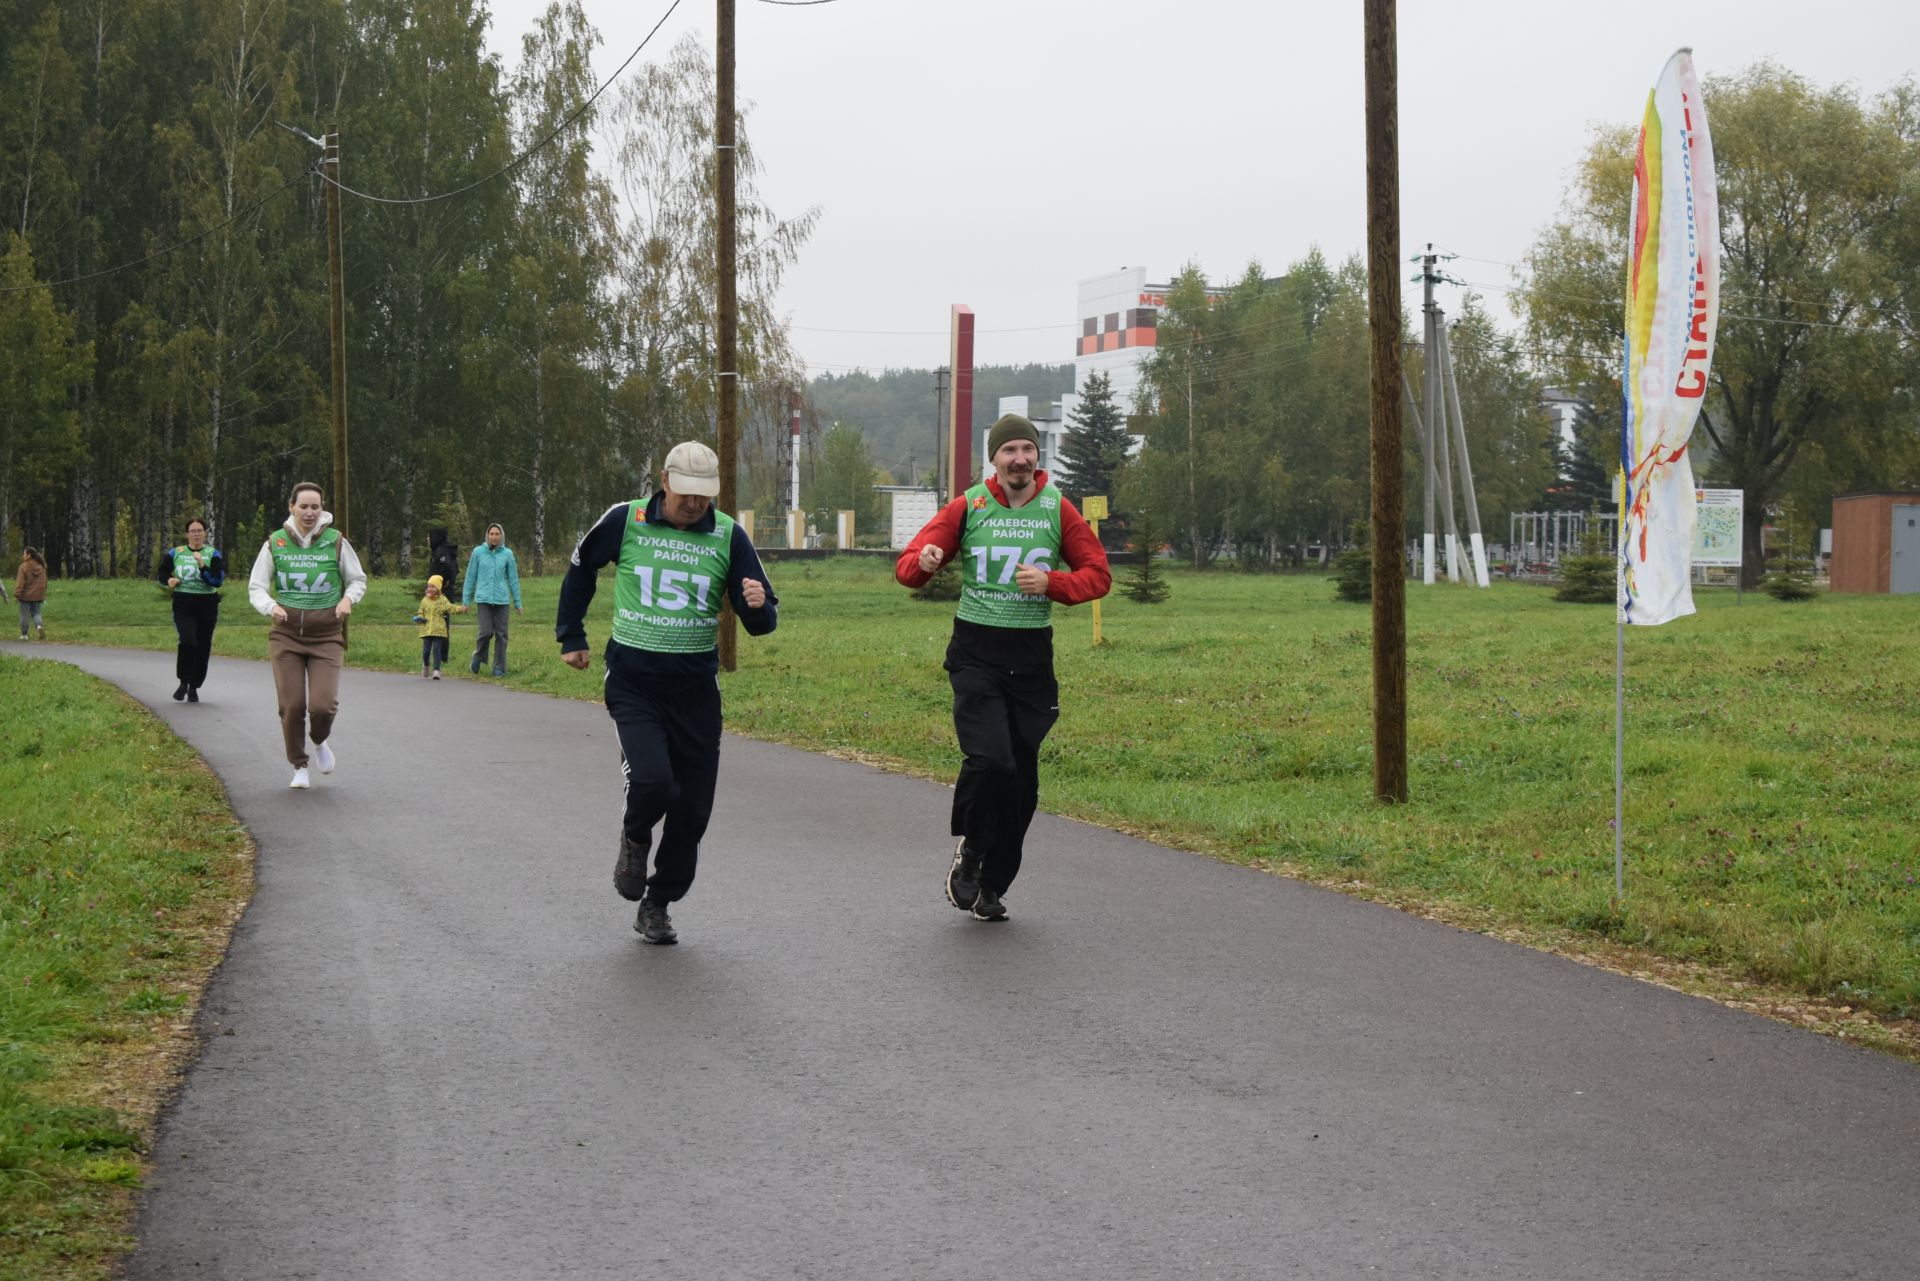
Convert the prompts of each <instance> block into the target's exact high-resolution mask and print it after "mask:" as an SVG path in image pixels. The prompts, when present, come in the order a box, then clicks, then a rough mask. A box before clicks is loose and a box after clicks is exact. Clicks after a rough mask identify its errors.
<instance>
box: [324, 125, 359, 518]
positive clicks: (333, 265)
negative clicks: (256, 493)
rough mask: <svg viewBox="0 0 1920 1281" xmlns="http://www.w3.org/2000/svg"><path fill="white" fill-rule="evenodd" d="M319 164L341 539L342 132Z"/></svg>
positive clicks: (345, 513) (332, 495)
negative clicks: (323, 200) (323, 201)
mask: <svg viewBox="0 0 1920 1281" xmlns="http://www.w3.org/2000/svg"><path fill="white" fill-rule="evenodd" d="M321 147H322V148H323V150H322V152H321V156H320V163H321V165H323V166H324V168H323V169H322V171H321V172H322V173H324V174H325V175H326V176H327V177H328V178H329V179H331V180H332V181H330V182H326V183H323V184H322V185H323V186H325V187H326V189H327V293H328V294H329V296H330V298H331V311H332V318H331V324H330V325H329V334H330V337H331V339H332V345H333V486H332V489H331V492H329V493H328V495H327V498H328V500H329V502H330V503H331V504H332V506H333V525H334V528H335V529H338V530H339V531H340V534H341V537H343V538H344V537H346V536H347V531H348V530H350V529H351V528H352V525H351V523H350V520H349V513H350V512H351V510H352V504H351V502H350V501H349V499H348V496H347V269H346V265H345V263H344V262H343V260H342V257H341V251H340V130H339V127H338V126H337V125H336V126H334V127H332V128H330V129H328V130H327V136H326V138H325V139H324V140H323V141H322V143H321Z"/></svg>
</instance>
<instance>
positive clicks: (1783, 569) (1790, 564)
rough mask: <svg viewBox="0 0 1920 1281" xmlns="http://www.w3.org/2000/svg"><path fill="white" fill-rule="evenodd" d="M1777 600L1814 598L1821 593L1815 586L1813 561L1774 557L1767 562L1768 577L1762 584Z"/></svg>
mask: <svg viewBox="0 0 1920 1281" xmlns="http://www.w3.org/2000/svg"><path fill="white" fill-rule="evenodd" d="M1761 585H1762V586H1763V587H1765V588H1766V590H1767V595H1769V596H1771V597H1773V598H1774V599H1775V600H1812V599H1813V598H1814V597H1815V596H1817V595H1818V594H1819V593H1818V592H1816V591H1815V590H1814V587H1813V562H1812V561H1810V560H1791V559H1785V558H1782V557H1778V556H1776V557H1774V558H1773V559H1772V560H1770V561H1768V562H1767V577H1766V579H1765V581H1764V582H1763V583H1762V584H1761Z"/></svg>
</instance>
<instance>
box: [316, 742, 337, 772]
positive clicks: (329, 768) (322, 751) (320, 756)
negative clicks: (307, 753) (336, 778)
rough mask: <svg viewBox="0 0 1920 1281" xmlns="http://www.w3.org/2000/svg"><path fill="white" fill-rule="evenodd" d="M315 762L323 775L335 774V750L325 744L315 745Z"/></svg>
mask: <svg viewBox="0 0 1920 1281" xmlns="http://www.w3.org/2000/svg"><path fill="white" fill-rule="evenodd" d="M313 760H314V764H316V765H318V766H319V767H320V772H321V773H322V774H331V773H333V749H332V748H331V747H328V746H327V745H326V744H325V743H315V744H314V745H313Z"/></svg>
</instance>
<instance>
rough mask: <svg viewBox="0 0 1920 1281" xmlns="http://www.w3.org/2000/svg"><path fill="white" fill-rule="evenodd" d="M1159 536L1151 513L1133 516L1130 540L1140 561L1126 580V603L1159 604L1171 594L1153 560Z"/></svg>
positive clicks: (1156, 551)
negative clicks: (1137, 549)
mask: <svg viewBox="0 0 1920 1281" xmlns="http://www.w3.org/2000/svg"><path fill="white" fill-rule="evenodd" d="M1162 537H1163V535H1162V534H1161V532H1160V527H1159V526H1158V525H1157V524H1155V523H1154V520H1153V513H1151V512H1148V511H1144V510H1143V511H1140V512H1137V513H1135V515H1134V524H1133V539H1134V546H1136V547H1138V548H1139V549H1140V560H1139V563H1137V564H1136V565H1135V566H1134V567H1133V573H1132V574H1131V575H1130V576H1129V577H1128V579H1127V588H1126V590H1127V599H1128V600H1130V601H1134V602H1135V603H1137V604H1141V605H1158V604H1159V603H1160V602H1161V601H1164V600H1165V599H1166V598H1167V597H1168V596H1169V595H1171V594H1172V592H1173V588H1172V586H1171V585H1169V584H1168V582H1167V576H1166V574H1165V573H1164V572H1162V570H1161V569H1160V564H1159V561H1158V560H1157V559H1156V553H1158V552H1159V550H1160V540H1161V538H1162Z"/></svg>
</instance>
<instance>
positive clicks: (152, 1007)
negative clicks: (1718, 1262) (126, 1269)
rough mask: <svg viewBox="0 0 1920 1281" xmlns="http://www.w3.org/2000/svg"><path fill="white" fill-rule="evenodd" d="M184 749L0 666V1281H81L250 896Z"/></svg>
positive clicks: (125, 1203) (74, 682)
mask: <svg viewBox="0 0 1920 1281" xmlns="http://www.w3.org/2000/svg"><path fill="white" fill-rule="evenodd" d="M251 852H252V848H251V846H250V844H249V843H248V841H247V838H246V834H245V833H244V832H243V831H242V830H241V829H240V827H239V826H238V825H237V824H236V823H235V822H234V819H233V815H232V813H231V812H230V811H229V809H228V807H227V803H226V796H225V793H224V792H223V790H222V789H221V786H220V784H219V782H218V780H216V779H215V778H214V777H213V776H212V775H211V774H210V773H208V772H207V770H206V769H205V767H204V766H202V765H201V764H200V762H199V758H198V757H196V756H195V755H194V754H193V753H192V751H190V750H189V749H188V748H187V747H186V746H185V745H184V744H182V743H181V742H180V741H179V740H178V739H176V738H174V737H173V735H171V734H169V733H168V732H167V731H166V729H165V728H164V727H162V726H161V725H160V724H159V722H158V721H156V720H155V719H154V718H153V717H152V715H150V714H149V713H148V712H147V711H146V710H145V709H143V708H141V707H139V706H137V705H136V704H135V703H134V702H133V701H132V700H131V699H129V698H127V697H126V696H125V695H123V694H121V693H120V692H119V691H118V690H115V689H114V688H113V687H111V686H109V685H106V684H104V683H103V682H100V681H96V680H94V679H93V678H92V677H89V676H85V675H83V674H81V673H80V672H79V671H77V670H75V669H74V668H72V667H69V666H66V665H65V664H60V663H35V662H29V661H27V660H24V659H20V658H13V657H9V656H6V655H0V887H3V888H0V1278H28V1277H31V1278H36V1279H37V1281H38V1279H45V1278H56V1277H57V1278H69V1277H72V1278H79V1277H86V1278H96V1277H104V1276H106V1275H107V1274H108V1271H109V1269H110V1266H111V1263H112V1260H113V1259H114V1258H115V1257H116V1256H117V1255H118V1253H119V1252H120V1251H121V1250H123V1249H125V1248H126V1247H127V1245H129V1244H130V1242H131V1238H130V1237H128V1236H127V1234H126V1231H125V1228H126V1224H127V1223H128V1221H129V1216H130V1214H131V1208H132V1198H133V1195H134V1192H135V1190H136V1189H137V1188H138V1187H139V1185H140V1182H141V1175H142V1168H143V1166H142V1151H143V1149H144V1147H145V1142H146V1135H147V1132H148V1130H149V1127H150V1125H151V1123H152V1120H153V1110H154V1107H155V1105H156V1104H157V1103H158V1101H159V1100H160V1099H161V1097H162V1096H163V1095H164V1094H165V1092H166V1089H167V1087H168V1084H169V1082H170V1080H171V1078H172V1073H173V1071H174V1070H175V1069H176V1068H177V1067H178V1066H179V1064H180V1063H181V1062H182V1060H183V1059H184V1056H185V1054H186V1052H187V1050H188V1049H189V1048H190V1040H189V1037H188V1023H187V1020H188V1019H190V1018H191V1012H192V1005H193V1002H194V1000H195V999H196V998H197V996H198V993H199V991H200V988H201V986H202V985H203V984H204V982H205V979H206V976H207V974H208V973H210V972H211V970H212V968H213V966H214V965H215V964H216V963H217V962H218V961H219V958H220V956H221V955H222V953H223V952H224V951H225V949H226V941H227V935H228V933H229V931H230V929H231V926H232V923H233V921H234V919H235V918H236V917H237V915H238V912H239V908H240V905H241V904H242V903H244V901H245V899H246V896H247V893H248V891H249V887H250V885H251V874H252V863H251Z"/></svg>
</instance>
